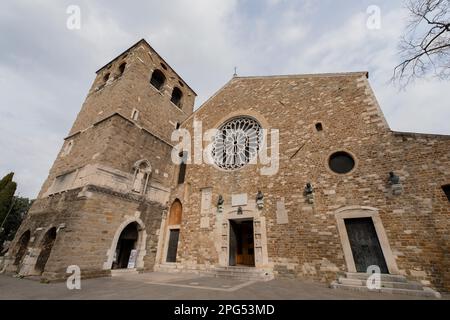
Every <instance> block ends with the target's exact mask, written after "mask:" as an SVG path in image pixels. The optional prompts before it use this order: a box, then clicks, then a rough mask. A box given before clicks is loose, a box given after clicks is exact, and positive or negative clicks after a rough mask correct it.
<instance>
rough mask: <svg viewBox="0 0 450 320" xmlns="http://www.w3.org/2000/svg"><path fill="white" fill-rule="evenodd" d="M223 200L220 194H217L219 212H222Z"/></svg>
mask: <svg viewBox="0 0 450 320" xmlns="http://www.w3.org/2000/svg"><path fill="white" fill-rule="evenodd" d="M224 202H225V201H224V200H223V197H222V195H219V199H217V211H218V212H219V213H222V212H223V203H224Z"/></svg>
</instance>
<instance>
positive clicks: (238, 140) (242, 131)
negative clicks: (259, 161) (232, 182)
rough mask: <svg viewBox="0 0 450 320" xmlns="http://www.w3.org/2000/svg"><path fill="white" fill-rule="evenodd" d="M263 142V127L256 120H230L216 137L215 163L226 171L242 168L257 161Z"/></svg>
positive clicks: (213, 151) (214, 145)
mask: <svg viewBox="0 0 450 320" xmlns="http://www.w3.org/2000/svg"><path fill="white" fill-rule="evenodd" d="M261 140H262V130H261V126H260V124H259V123H258V122H257V121H256V120H255V119H253V118H250V117H239V118H233V119H231V120H228V121H227V122H225V123H224V124H223V125H222V126H221V127H220V129H219V130H218V131H217V133H216V135H215V137H214V142H213V149H212V156H213V159H214V163H215V164H216V165H217V166H218V167H220V168H222V169H225V170H234V169H238V168H241V167H243V166H244V165H246V164H247V163H249V162H250V161H252V160H253V159H255V157H256V155H257V153H258V150H259V146H260V143H261Z"/></svg>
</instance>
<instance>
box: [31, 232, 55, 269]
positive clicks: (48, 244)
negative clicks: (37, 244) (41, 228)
mask: <svg viewBox="0 0 450 320" xmlns="http://www.w3.org/2000/svg"><path fill="white" fill-rule="evenodd" d="M55 239H56V228H55V227H53V228H51V229H50V230H48V231H47V233H46V234H45V236H44V239H43V240H42V245H41V252H40V253H39V256H38V258H37V261H36V267H35V270H36V271H37V272H38V273H40V274H42V273H43V272H44V270H45V265H46V264H47V261H48V258H49V257H50V253H51V252H52V248H53V244H54V243H55Z"/></svg>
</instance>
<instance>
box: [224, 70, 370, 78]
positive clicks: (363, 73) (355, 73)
mask: <svg viewBox="0 0 450 320" xmlns="http://www.w3.org/2000/svg"><path fill="white" fill-rule="evenodd" d="M346 76H365V77H366V78H369V71H353V72H335V73H306V74H285V75H269V76H235V77H234V78H233V79H270V78H281V79H285V78H312V77H346Z"/></svg>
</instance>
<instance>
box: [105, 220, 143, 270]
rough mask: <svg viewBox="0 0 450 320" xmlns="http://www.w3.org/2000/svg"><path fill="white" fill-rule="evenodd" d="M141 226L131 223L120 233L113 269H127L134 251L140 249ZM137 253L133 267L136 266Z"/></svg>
mask: <svg viewBox="0 0 450 320" xmlns="http://www.w3.org/2000/svg"><path fill="white" fill-rule="evenodd" d="M138 240H139V225H138V224H137V223H136V222H131V223H129V224H128V225H127V226H126V227H125V228H124V229H123V230H122V232H121V233H120V236H119V239H118V240H117V245H116V250H115V253H114V258H113V261H112V266H111V269H127V268H128V266H129V262H130V257H131V254H132V251H133V250H137V249H138V246H137V245H138ZM136 253H137V252H135V253H134V258H133V260H134V261H132V263H133V267H134V265H135V264H136V258H137V254H136Z"/></svg>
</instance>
